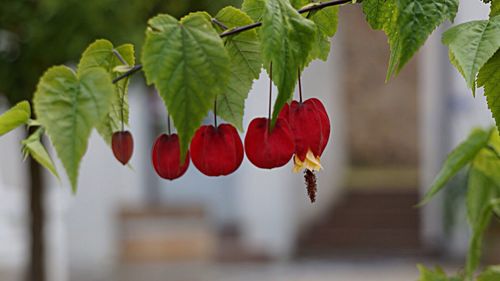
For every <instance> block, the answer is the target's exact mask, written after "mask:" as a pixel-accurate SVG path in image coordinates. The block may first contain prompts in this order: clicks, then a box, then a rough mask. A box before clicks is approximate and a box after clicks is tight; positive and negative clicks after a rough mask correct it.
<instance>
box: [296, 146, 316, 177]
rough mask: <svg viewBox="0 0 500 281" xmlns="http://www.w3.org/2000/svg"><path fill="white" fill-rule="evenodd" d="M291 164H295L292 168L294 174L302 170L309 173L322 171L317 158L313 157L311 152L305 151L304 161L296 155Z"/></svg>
mask: <svg viewBox="0 0 500 281" xmlns="http://www.w3.org/2000/svg"><path fill="white" fill-rule="evenodd" d="M293 162H294V164H295V165H294V166H293V172H294V173H298V172H300V171H301V170H302V169H308V170H310V171H319V170H321V169H323V167H322V166H321V161H320V158H319V156H318V157H316V156H314V154H313V153H312V151H311V150H308V151H307V154H306V159H304V161H301V160H300V159H299V157H297V155H294V156H293Z"/></svg>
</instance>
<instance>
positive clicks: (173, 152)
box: [152, 134, 189, 180]
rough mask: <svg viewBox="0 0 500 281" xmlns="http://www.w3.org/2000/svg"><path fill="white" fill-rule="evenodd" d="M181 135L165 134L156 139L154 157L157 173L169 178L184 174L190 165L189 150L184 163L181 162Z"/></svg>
mask: <svg viewBox="0 0 500 281" xmlns="http://www.w3.org/2000/svg"><path fill="white" fill-rule="evenodd" d="M180 154H181V152H180V145H179V137H178V136H177V135H176V134H173V135H166V134H163V135H161V136H159V137H158V138H157V139H156V142H155V144H154V146H153V152H152V159H153V167H154V169H155V171H156V173H157V174H158V175H159V176H160V177H162V178H164V179H168V180H173V179H176V178H179V177H181V176H182V175H184V173H185V172H186V170H187V169H188V167H189V152H188V153H187V154H186V158H185V159H184V163H180V157H181V155H180Z"/></svg>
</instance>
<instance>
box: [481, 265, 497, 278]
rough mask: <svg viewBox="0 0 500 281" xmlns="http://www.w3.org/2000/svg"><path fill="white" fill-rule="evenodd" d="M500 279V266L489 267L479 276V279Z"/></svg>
mask: <svg viewBox="0 0 500 281" xmlns="http://www.w3.org/2000/svg"><path fill="white" fill-rule="evenodd" d="M498 280H500V266H491V267H488V268H487V269H486V270H485V271H484V272H483V273H481V275H479V276H478V277H477V281H498Z"/></svg>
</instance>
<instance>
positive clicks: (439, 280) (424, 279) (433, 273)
mask: <svg viewBox="0 0 500 281" xmlns="http://www.w3.org/2000/svg"><path fill="white" fill-rule="evenodd" d="M417 268H418V270H419V271H420V278H419V279H418V281H453V280H459V279H455V278H448V276H446V273H445V272H444V270H443V269H442V268H440V267H438V266H437V267H436V268H435V269H434V270H432V269H429V268H427V267H425V266H423V265H421V264H417Z"/></svg>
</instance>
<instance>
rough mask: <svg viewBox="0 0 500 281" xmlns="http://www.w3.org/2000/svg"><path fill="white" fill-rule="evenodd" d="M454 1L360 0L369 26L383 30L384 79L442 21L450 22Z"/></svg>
mask: <svg viewBox="0 0 500 281" xmlns="http://www.w3.org/2000/svg"><path fill="white" fill-rule="evenodd" d="M458 2H459V1H458V0H364V1H363V2H362V3H363V12H364V13H365V15H366V20H367V22H368V23H369V24H370V26H371V27H372V28H373V29H380V30H383V31H384V32H385V34H386V35H387V37H388V41H389V45H390V47H391V56H390V60H389V67H388V71H387V80H389V79H390V77H392V75H393V74H394V73H398V72H399V71H401V69H402V68H403V67H404V66H405V65H406V63H408V61H409V60H410V59H411V58H412V57H413V55H414V54H415V53H416V52H417V51H418V49H420V47H421V46H422V45H423V44H424V42H425V41H426V40H427V38H428V37H429V35H430V34H431V33H432V32H433V31H434V29H436V27H438V26H439V25H440V24H441V23H443V22H444V21H445V20H447V19H449V20H451V21H453V19H454V18H455V15H456V13H457V10H458Z"/></svg>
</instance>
